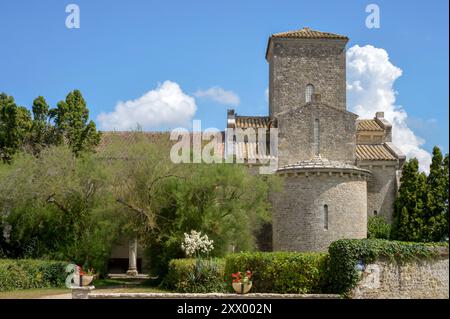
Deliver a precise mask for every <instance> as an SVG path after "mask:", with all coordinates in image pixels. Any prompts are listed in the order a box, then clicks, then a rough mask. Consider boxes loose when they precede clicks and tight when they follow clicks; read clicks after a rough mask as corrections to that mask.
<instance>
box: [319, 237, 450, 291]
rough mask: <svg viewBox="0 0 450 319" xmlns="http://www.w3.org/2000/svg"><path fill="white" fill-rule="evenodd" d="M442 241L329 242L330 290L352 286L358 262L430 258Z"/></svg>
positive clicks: (442, 244)
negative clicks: (429, 242)
mask: <svg viewBox="0 0 450 319" xmlns="http://www.w3.org/2000/svg"><path fill="white" fill-rule="evenodd" d="M442 246H447V247H448V244H446V243H433V244H424V243H412V242H399V241H389V240H383V239H341V240H338V241H335V242H333V243H332V244H331V245H330V247H329V249H328V252H329V254H330V266H329V280H330V289H331V292H333V293H340V294H346V293H348V292H349V291H350V290H351V289H352V288H354V287H355V286H356V285H357V283H358V281H359V279H360V273H359V271H358V270H357V268H356V265H357V264H358V263H362V264H363V265H367V264H369V263H371V262H374V261H375V260H377V259H379V258H380V257H384V258H388V259H390V260H392V261H393V262H398V263H401V262H404V261H407V260H412V259H423V258H431V257H433V256H436V255H437V254H438V253H439V250H438V249H437V248H438V247H442Z"/></svg>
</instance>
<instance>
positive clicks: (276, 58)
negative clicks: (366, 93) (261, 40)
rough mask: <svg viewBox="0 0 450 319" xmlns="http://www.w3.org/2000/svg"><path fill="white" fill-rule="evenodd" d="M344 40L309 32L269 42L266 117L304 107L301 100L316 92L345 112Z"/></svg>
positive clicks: (280, 36) (278, 36)
mask: <svg viewBox="0 0 450 319" xmlns="http://www.w3.org/2000/svg"><path fill="white" fill-rule="evenodd" d="M347 42H348V38H347V37H346V36H341V35H337V34H332V33H325V32H317V31H313V30H310V29H309V28H303V29H302V30H299V31H291V32H283V33H278V34H274V35H272V36H271V37H270V38H269V44H268V46H267V51H266V59H267V61H268V62H269V115H270V116H272V115H273V114H276V113H278V112H282V111H285V110H287V109H289V108H292V107H295V106H299V105H302V104H304V101H305V96H306V95H307V94H310V93H311V91H312V92H320V94H321V98H322V101H323V102H324V103H326V104H328V105H332V106H334V107H336V108H339V109H342V110H345V109H346V101H345V97H346V94H345V92H346V91H345V90H346V84H345V45H346V44H347Z"/></svg>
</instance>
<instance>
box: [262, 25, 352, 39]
mask: <svg viewBox="0 0 450 319" xmlns="http://www.w3.org/2000/svg"><path fill="white" fill-rule="evenodd" d="M271 38H303V39H346V40H348V37H347V36H345V35H340V34H337V33H331V32H323V31H318V30H312V29H310V28H308V27H304V28H303V29H299V30H290V31H285V32H279V33H274V34H272V35H271Z"/></svg>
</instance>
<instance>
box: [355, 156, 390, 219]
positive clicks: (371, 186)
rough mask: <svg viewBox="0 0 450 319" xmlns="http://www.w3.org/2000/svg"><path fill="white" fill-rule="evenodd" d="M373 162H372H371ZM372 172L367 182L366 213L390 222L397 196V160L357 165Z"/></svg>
mask: <svg viewBox="0 0 450 319" xmlns="http://www.w3.org/2000/svg"><path fill="white" fill-rule="evenodd" d="M371 164H374V163H371ZM358 166H359V167H361V168H364V169H368V170H370V171H371V172H372V178H370V179H369V180H368V182H367V214H368V216H374V215H375V212H376V215H378V216H383V217H385V218H386V220H387V221H388V222H390V223H391V222H392V213H393V209H394V208H393V206H394V201H395V198H396V196H397V182H396V176H397V166H398V164H397V162H395V161H391V162H390V163H389V162H386V163H385V165H382V163H379V165H371V166H368V165H358Z"/></svg>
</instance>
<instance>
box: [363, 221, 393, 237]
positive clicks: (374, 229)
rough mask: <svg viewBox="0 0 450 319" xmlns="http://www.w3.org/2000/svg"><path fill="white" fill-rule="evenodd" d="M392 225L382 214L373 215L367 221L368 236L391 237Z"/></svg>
mask: <svg viewBox="0 0 450 319" xmlns="http://www.w3.org/2000/svg"><path fill="white" fill-rule="evenodd" d="M390 233H391V225H390V224H389V223H388V222H387V221H386V219H385V218H384V217H382V216H371V217H369V220H368V221H367V238H370V239H375V238H378V239H389V235H390Z"/></svg>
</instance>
